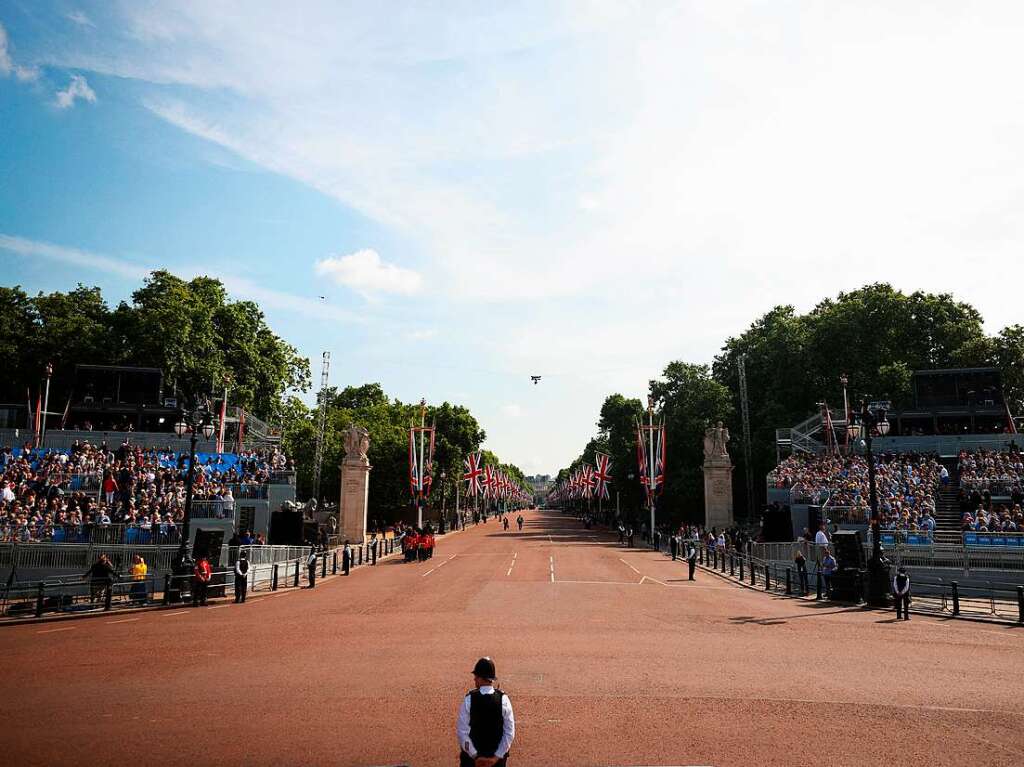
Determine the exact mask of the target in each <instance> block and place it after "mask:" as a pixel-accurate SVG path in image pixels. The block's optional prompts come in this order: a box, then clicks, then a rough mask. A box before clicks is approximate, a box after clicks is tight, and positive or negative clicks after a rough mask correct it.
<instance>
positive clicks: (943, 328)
mask: <svg viewBox="0 0 1024 767" xmlns="http://www.w3.org/2000/svg"><path fill="white" fill-rule="evenodd" d="M741 355H742V356H743V357H744V362H745V368H746V377H747V390H748V405H749V409H750V427H751V470H752V474H753V478H754V498H753V509H750V510H748V507H747V502H746V488H745V479H744V476H745V471H746V466H745V463H744V456H743V450H742V444H741V439H742V427H741V422H740V412H741V409H740V398H739V374H738V362H739V358H740V356H741ZM956 367H996V368H999V369H1000V370H1001V372H1002V377H1003V386H1004V396H1005V397H1006V400H1007V403H1008V404H1009V407H1010V410H1011V412H1012V413H1013V414H1015V415H1019V414H1021V413H1022V410H1024V408H1022V405H1024V327H1022V326H1021V325H1011V326H1009V327H1006V328H1004V329H1002V330H1001V331H999V332H998V333H996V334H995V335H991V336H990V335H987V334H986V333H985V330H984V327H983V324H982V316H981V314H980V313H979V312H978V311H977V310H976V309H975V308H974V307H972V306H971V305H970V304H967V303H964V302H962V301H958V300H956V299H955V298H954V297H953V296H952V295H950V294H933V293H926V292H921V291H918V292H914V293H910V294H906V293H903V292H902V291H899V290H896V289H895V288H893V287H892V286H891V285H888V284H884V283H878V284H872V285H866V286H864V287H862V288H860V289H858V290H855V291H851V292H848V293H840V294H839V295H838V296H836V297H835V298H826V299H825V300H823V301H821V302H820V303H819V304H817V305H816V306H815V307H814V308H813V309H811V310H810V311H809V312H806V313H803V314H801V313H799V312H797V311H796V309H795V308H794V307H793V306H791V305H783V306H777V307H775V308H774V309H772V310H771V311H769V312H767V313H765V314H764V315H762V316H761V317H759V318H757V319H756V320H755V321H754V322H753V323H751V325H750V326H749V327H748V328H747V329H746V330H745V331H744V332H743V333H741V334H740V335H738V336H736V337H730V338H728V339H727V340H726V341H725V343H724V344H723V346H722V348H721V350H720V352H719V353H718V354H717V355H716V356H715V358H714V360H713V362H712V364H711V365H702V364H694V363H689V362H684V361H674V362H670V363H669V364H668V365H666V367H665V369H664V372H663V373H662V376H661V377H660V378H659V379H656V380H653V381H650V382H649V384H648V394H649V396H650V397H651V398H652V399H653V401H654V403H655V408H656V411H657V412H658V413H659V414H661V415H663V416H664V418H665V422H666V432H667V445H668V457H667V463H668V466H667V470H666V483H665V490H664V494H663V496H662V497H661V498H660V499H659V508H660V509H662V510H663V511H664V512H665V513H666V514H667V515H668V518H669V519H671V520H673V521H677V522H681V521H699V520H701V519H702V518H703V513H704V488H703V476H702V474H701V470H700V467H701V464H702V463H703V448H702V437H703V433H704V429H705V428H706V427H707V426H708V425H709V424H710V423H713V422H715V421H718V420H721V421H723V422H724V423H725V424H726V425H727V426H728V427H729V430H730V433H731V436H732V441H731V444H730V446H729V447H730V453H731V455H732V458H733V463H734V464H735V465H736V470H735V471H734V472H733V498H734V506H735V509H736V512H737V515H738V516H743V515H746V514H748V513H750V512H752V511H756V510H757V509H758V508H760V506H761V504H763V503H764V500H765V476H766V474H767V473H768V472H769V471H770V470H771V469H772V468H773V467H774V465H775V430H776V429H777V428H785V427H788V426H792V425H793V424H796V423H798V422H799V421H801V420H803V419H804V418H806V417H807V416H808V415H810V414H812V413H813V412H816V410H817V407H816V403H818V402H821V401H822V400H825V401H828V402H829V403H830V405H835V404H838V405H839V406H840V407H841V403H842V385H841V383H840V376H841V375H843V374H845V375H846V376H847V377H848V391H849V395H850V400H851V402H852V403H855V402H857V401H859V400H860V399H867V400H871V399H888V400H891V401H892V402H893V403H894V405H895V406H900V405H901V404H904V403H906V402H907V400H908V398H909V396H910V394H911V375H912V373H913V371H915V370H928V369H937V368H956ZM646 406H647V403H646V402H644V403H641V401H640V400H638V399H630V398H626V397H624V396H623V395H621V394H611V395H609V396H608V397H607V398H606V399H605V401H604V404H603V405H602V407H601V411H600V414H599V418H598V421H597V433H596V435H595V436H594V437H593V438H592V439H591V440H590V441H589V442H588V443H587V445H586V446H585V447H584V450H583V452H582V453H581V454H580V456H579V457H577V458H576V460H575V461H573V463H572V464H570V466H568V467H567V468H564V469H562V470H561V471H560V472H559V479H563V478H565V477H566V476H568V475H569V474H570V473H571V472H572V471H573V470H574V469H575V468H576V467H577V466H579V465H580V464H581V463H583V462H589V463H593V459H594V453H595V452H597V451H599V450H600V451H602V452H607V453H609V454H610V455H611V456H612V462H613V476H614V483H613V486H612V492H613V494H614V492H615V491H616V490H618V491H619V493H620V501H621V503H622V506H623V509H624V510H626V511H628V513H635V512H637V511H638V510H639V509H640V507H641V505H642V503H643V495H642V493H641V488H640V484H639V481H638V480H637V479H636V477H635V475H636V473H637V468H636V460H637V459H636V437H635V419H636V418H637V417H638V416H640V415H641V414H642V413H643V412H644V411H645V410H646ZM630 474H632V475H634V476H633V478H630V476H629V475H630ZM613 498H614V495H613Z"/></svg>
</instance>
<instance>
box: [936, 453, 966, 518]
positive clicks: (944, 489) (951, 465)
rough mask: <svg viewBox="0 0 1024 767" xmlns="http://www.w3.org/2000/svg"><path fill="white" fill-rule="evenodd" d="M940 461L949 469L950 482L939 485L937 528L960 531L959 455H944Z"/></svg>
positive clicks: (937, 494)
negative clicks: (958, 498)
mask: <svg viewBox="0 0 1024 767" xmlns="http://www.w3.org/2000/svg"><path fill="white" fill-rule="evenodd" d="M939 463H941V464H942V465H943V466H945V467H946V470H947V471H949V484H948V485H945V486H942V485H939V491H938V492H937V493H936V494H935V529H936V530H953V531H957V532H959V530H960V502H959V501H958V500H957V495H959V493H960V474H959V472H958V471H957V457H956V456H950V457H943V458H940V459H939Z"/></svg>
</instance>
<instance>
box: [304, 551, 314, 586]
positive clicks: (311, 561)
mask: <svg viewBox="0 0 1024 767" xmlns="http://www.w3.org/2000/svg"><path fill="white" fill-rule="evenodd" d="M306 569H307V570H308V572H309V579H308V580H309V588H313V587H314V586H316V546H310V547H309V556H308V557H306Z"/></svg>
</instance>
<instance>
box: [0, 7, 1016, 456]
mask: <svg viewBox="0 0 1024 767" xmlns="http://www.w3.org/2000/svg"><path fill="white" fill-rule="evenodd" d="M1022 39H1024V4H1021V3H1019V2H1005V3H1004V2H996V1H995V0H991V1H990V2H986V3H973V4H972V3H961V2H935V0H930V1H929V2H914V1H913V0H905V1H904V2H900V3H892V2H888V1H887V2H858V3H839V2H832V3H820V2H785V1H784V0H779V1H777V2H739V1H736V2H731V1H728V0H709V1H708V2H660V1H659V0H642V1H641V2H634V3H630V2H614V3H603V2H588V1H586V0H573V1H571V2H558V0H543V2H514V1H509V0H503V1H502V2H483V1H482V0H476V1H475V2H458V1H457V0H451V1H450V2H443V3H412V2H407V3H406V2H392V3H366V2H353V3H343V2H338V1H337V0H332V1H330V2H316V1H315V0H307V1H304V2H302V3H280V2H266V3H263V2H252V1H248V2H231V1H230V0H228V1H225V2H216V3H211V2H205V1H204V0H197V1H195V2H193V1H191V0H175V2H173V3H172V2H165V3H154V2H136V1H127V0H126V1H125V2H118V1H116V0H107V1H105V2H96V3H93V2H77V1H74V0H67V1H66V2H41V1H39V0H4V1H3V2H2V3H0V268H2V271H3V279H2V283H3V284H6V285H14V284H20V285H22V286H23V287H24V288H25V289H27V290H29V291H32V292H35V291H40V290H41V291H52V290H67V289H70V288H73V287H74V286H75V285H76V284H78V283H84V284H87V285H99V286H100V287H102V288H103V291H104V294H105V295H106V297H107V298H108V300H110V301H119V300H121V299H123V298H127V297H128V296H130V294H131V292H132V290H133V289H134V288H136V287H137V286H138V285H139V283H140V280H141V279H142V278H143V277H144V276H145V274H146V273H147V272H148V271H149V270H151V269H154V268H167V269H170V270H171V271H173V272H175V273H176V274H179V275H180V276H182V277H190V276H194V275H196V274H210V275H212V276H216V277H218V278H220V279H221V280H223V281H224V283H225V285H226V286H227V287H228V289H229V292H230V293H231V295H232V296H233V297H235V298H238V299H251V300H255V301H257V302H258V303H259V304H260V305H261V307H262V308H263V310H264V312H265V313H266V315H267V318H268V321H269V323H270V325H271V327H272V328H274V330H275V331H276V332H277V333H278V334H279V335H281V336H282V337H284V338H285V339H287V340H288V341H289V342H291V343H292V344H294V345H295V346H296V347H298V349H299V350H300V352H302V353H303V354H304V355H305V356H307V357H309V358H310V360H311V367H312V370H313V378H314V381H316V382H318V381H319V367H320V359H321V354H322V352H323V351H325V350H328V351H330V352H331V357H332V359H331V370H330V380H331V383H332V384H334V385H338V386H343V385H348V384H354V385H357V384H361V383H365V382H368V381H379V382H380V383H381V384H382V385H383V386H384V388H385V390H386V391H387V392H388V393H389V394H391V395H392V396H396V397H398V398H400V399H402V400H403V401H418V400H419V399H420V398H421V397H425V398H426V399H427V401H428V402H432V403H439V402H441V401H445V400H447V401H452V402H458V403H461V404H464V405H466V406H468V407H469V408H470V409H471V410H472V411H473V413H474V414H475V415H476V416H477V417H478V419H479V420H480V422H481V424H482V426H483V427H484V429H485V430H486V431H487V434H488V439H487V442H486V445H485V446H486V447H488V448H489V449H491V450H494V451H495V452H496V453H498V454H499V455H500V456H501V457H502V459H503V460H509V461H512V462H514V463H516V464H518V465H519V466H520V467H521V468H523V469H524V470H525V471H526V472H527V473H534V472H540V473H553V472H555V471H557V470H558V469H559V468H560V467H562V466H564V465H566V464H568V463H569V462H570V461H571V460H572V459H573V458H574V457H575V456H576V455H578V454H579V452H580V451H581V449H582V448H583V446H584V444H585V443H586V441H587V439H589V438H590V437H591V436H592V435H593V434H594V432H595V421H596V420H597V417H598V411H599V409H600V406H601V403H602V402H603V400H604V398H605V396H606V395H607V394H609V393H611V392H615V391H619V392H622V393H623V394H626V395H628V396H637V397H641V398H642V397H644V396H645V395H646V391H647V385H648V381H649V380H650V379H652V378H656V377H657V376H658V375H659V373H660V371H661V370H663V369H664V366H665V365H666V364H667V363H668V362H669V361H671V360H674V359H684V360H687V361H690V362H699V363H710V362H711V360H712V359H713V357H714V355H715V354H716V353H717V352H718V351H719V349H720V348H721V346H722V344H723V342H724V341H725V339H726V338H728V337H729V336H733V335H737V334H739V333H741V332H742V331H743V330H744V329H745V328H746V327H747V326H749V324H750V323H751V322H752V321H753V320H754V319H755V318H756V317H758V316H759V315H760V314H762V313H764V312H765V311H768V310H769V309H771V308H772V307H773V306H775V305H778V304H794V305H795V306H796V307H797V308H798V309H800V310H807V309H809V308H811V307H812V306H814V305H815V304H816V303H817V302H818V301H819V300H821V299H822V298H824V297H826V296H831V295H835V294H836V293H838V292H840V291H842V290H852V289H855V288H857V287H859V286H861V285H863V284H866V283H870V282H876V281H887V282H890V283H892V284H894V285H895V286H897V287H898V288H901V289H903V290H906V291H913V290H918V289H921V290H929V291H941V292H953V293H954V294H955V295H956V296H957V297H958V298H960V299H962V300H966V301H969V302H971V303H973V304H974V305H975V306H976V307H977V308H978V309H979V310H980V311H981V312H982V314H983V316H984V317H985V319H986V327H987V329H988V330H989V331H990V332H993V333H994V332H997V331H998V330H999V329H1000V328H1001V327H1003V326H1005V325H1008V324H1012V323H1016V322H1021V321H1024V318H1022V313H1024V312H1022V310H1021V308H1020V301H1019V300H1018V299H1016V298H1015V294H1016V293H1019V290H1016V289H1015V288H1014V287H1013V286H1020V285H1021V284H1024V282H1022V278H1024V259H1022V258H1021V245H1022V242H1024V90H1022V89H1021V88H1020V73H1021V72H1024V46H1022V45H1020V41H1021V40H1022ZM790 374H794V375H798V374H799V371H791V373H790ZM531 375H541V376H543V378H542V380H541V382H540V383H539V384H537V385H533V384H531V382H530V376H531ZM311 397H312V394H311V393H310V394H309V395H307V398H311ZM780 425H782V424H780Z"/></svg>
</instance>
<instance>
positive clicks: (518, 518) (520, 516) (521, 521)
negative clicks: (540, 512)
mask: <svg viewBox="0 0 1024 767" xmlns="http://www.w3.org/2000/svg"><path fill="white" fill-rule="evenodd" d="M516 525H518V526H519V532H523V515H522V514H520V515H519V516H518V517H516Z"/></svg>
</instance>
